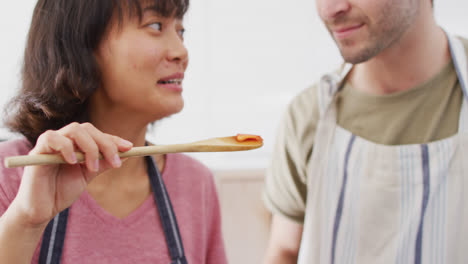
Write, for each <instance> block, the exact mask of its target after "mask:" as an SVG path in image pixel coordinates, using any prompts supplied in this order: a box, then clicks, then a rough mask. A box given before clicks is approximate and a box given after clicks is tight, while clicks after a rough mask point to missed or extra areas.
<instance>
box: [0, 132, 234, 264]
mask: <svg viewBox="0 0 468 264" xmlns="http://www.w3.org/2000/svg"><path fill="white" fill-rule="evenodd" d="M30 149H31V145H30V144H29V143H28V142H27V141H26V140H25V139H19V140H12V141H7V142H3V143H0V163H1V164H0V215H2V214H3V213H4V212H5V211H6V210H7V208H8V206H9V205H10V203H11V202H12V200H13V199H14V198H15V196H16V193H17V192H18V188H19V185H20V181H21V176H22V173H23V169H22V168H16V169H6V168H5V167H4V165H3V159H4V158H5V157H7V156H13V155H25V154H27V153H28V152H29V150H30ZM162 177H163V180H164V182H165V184H166V188H167V191H168V193H169V196H170V198H171V202H172V205H173V207H174V211H175V214H176V217H177V221H178V224H179V229H180V232H181V236H182V242H183V245H184V249H185V254H186V257H187V260H188V263H190V264H200V263H216V264H223V263H227V260H226V255H225V251H224V242H223V239H222V234H221V217H220V208H219V204H218V196H217V192H216V188H215V183H214V179H213V176H212V174H211V172H210V171H209V170H208V169H207V168H206V167H205V166H203V165H202V164H201V163H200V162H198V161H196V160H194V159H192V158H190V157H188V156H186V155H182V154H168V155H167V160H166V166H165V168H164V171H163V172H162ZM39 249H40V243H39V244H38V247H37V249H36V252H35V254H34V257H33V260H32V262H31V263H37V262H38V258H39ZM62 263H63V264H70V263H100V264H105V263H113V264H116V263H162V264H165V263H167V264H169V263H170V256H169V252H168V249H167V246H166V241H165V237H164V233H163V229H162V225H161V221H160V219H159V215H158V212H157V208H156V204H155V202H154V198H153V196H152V195H151V196H149V197H148V198H147V199H146V200H145V201H144V202H143V204H142V205H141V206H140V207H139V208H138V209H136V210H135V211H134V212H132V213H131V214H130V215H129V216H128V217H126V218H124V219H119V218H116V217H114V216H112V215H111V214H109V213H108V212H106V211H105V210H104V209H102V208H101V207H100V206H99V205H98V204H97V203H96V201H95V200H94V199H93V198H92V197H91V196H90V195H89V194H88V193H87V192H84V193H83V194H82V195H81V196H80V198H79V199H78V200H77V201H76V202H75V203H73V205H72V206H71V208H70V214H69V218H68V225H67V232H66V236H65V243H64V250H63V256H62Z"/></svg>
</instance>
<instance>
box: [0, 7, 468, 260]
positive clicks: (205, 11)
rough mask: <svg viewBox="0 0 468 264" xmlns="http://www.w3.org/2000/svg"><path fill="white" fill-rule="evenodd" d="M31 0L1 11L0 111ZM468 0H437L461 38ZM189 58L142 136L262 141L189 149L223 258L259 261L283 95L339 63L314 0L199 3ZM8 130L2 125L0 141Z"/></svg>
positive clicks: (14, 80) (14, 82)
mask: <svg viewBox="0 0 468 264" xmlns="http://www.w3.org/2000/svg"><path fill="white" fill-rule="evenodd" d="M35 2H36V1H35V0H21V1H8V3H6V4H4V5H3V8H1V9H0V33H1V40H2V41H1V42H0V107H2V108H3V105H4V104H5V103H6V102H7V101H8V100H9V98H10V97H11V96H12V95H13V94H14V93H15V92H16V89H17V88H18V86H19V78H20V76H19V71H20V65H21V59H22V53H23V49H24V43H25V39H26V34H27V31H28V27H29V23H30V19H31V14H32V10H33V8H34V5H35ZM467 10H468V1H466V0H462V1H460V0H435V15H436V18H437V20H438V22H439V24H440V25H442V26H443V27H444V28H445V29H446V30H447V31H449V32H451V33H453V34H457V35H463V36H465V37H468V18H467V15H466V11H467ZM185 27H186V30H187V31H186V38H185V39H186V40H185V43H186V46H187V48H188V50H189V54H190V64H189V68H188V70H187V72H186V79H185V81H184V98H185V108H184V110H183V111H182V112H181V113H179V114H177V115H174V116H172V117H170V118H167V119H165V120H163V121H161V122H159V123H158V124H157V125H156V126H155V128H154V130H153V131H152V132H151V133H150V134H149V135H148V137H149V138H150V139H151V140H152V142H154V143H156V144H172V143H185V142H191V141H198V140H201V139H206V138H210V137H221V136H230V135H235V134H237V133H250V134H258V135H261V136H262V137H263V138H264V140H265V146H264V147H263V148H261V149H258V150H254V151H248V152H238V153H198V154H190V155H192V156H194V157H195V158H197V159H199V160H201V161H202V162H204V163H205V164H206V165H207V166H208V167H210V168H211V169H212V170H213V172H214V176H215V179H216V182H217V186H218V192H219V198H220V204H221V213H222V218H223V233H224V239H225V243H226V250H227V254H228V258H229V261H230V263H242V264H250V263H251V264H254V263H256V264H258V263H261V259H262V256H263V254H264V250H265V248H266V243H267V240H268V234H269V233H268V232H269V223H270V214H269V213H268V212H267V211H266V210H265V208H264V206H263V203H262V201H261V199H260V196H261V190H262V186H263V178H264V169H265V168H266V167H267V165H268V163H269V159H270V154H271V152H272V149H273V144H274V140H275V135H276V129H277V127H278V124H279V122H280V120H281V117H282V115H283V112H284V111H285V108H286V106H287V104H288V103H289V101H290V100H291V99H292V98H293V96H295V95H296V94H297V93H299V92H300V91H301V90H302V89H304V88H306V87H307V86H309V85H311V84H312V83H313V82H315V81H316V80H317V79H318V78H320V76H321V75H322V74H324V73H326V72H328V71H331V70H333V69H334V68H336V67H337V66H339V65H340V64H341V58H340V56H339V53H338V50H337V49H336V47H335V45H334V43H333V41H332V39H331V38H330V37H329V35H328V32H327V31H326V30H325V28H324V26H323V25H322V23H321V22H320V19H319V17H318V15H317V13H316V10H315V1H314V0H289V1H287V2H286V1H279V0H196V1H192V2H191V7H190V9H189V12H188V14H187V16H186V19H185ZM12 136H15V135H12V134H11V133H9V132H8V131H7V130H6V129H5V128H3V126H2V125H1V123H0V139H7V138H10V137H12Z"/></svg>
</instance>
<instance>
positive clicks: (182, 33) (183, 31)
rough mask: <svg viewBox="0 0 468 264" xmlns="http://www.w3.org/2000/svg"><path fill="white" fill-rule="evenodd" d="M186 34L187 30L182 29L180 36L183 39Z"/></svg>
mask: <svg viewBox="0 0 468 264" xmlns="http://www.w3.org/2000/svg"><path fill="white" fill-rule="evenodd" d="M184 33H185V29H184V28H183V29H181V30H179V35H180V36H181V37H182V38H183V37H184Z"/></svg>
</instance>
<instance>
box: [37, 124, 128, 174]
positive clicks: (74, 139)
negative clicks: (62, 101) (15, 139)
mask: <svg viewBox="0 0 468 264" xmlns="http://www.w3.org/2000/svg"><path fill="white" fill-rule="evenodd" d="M132 147H133V144H132V143H131V142H130V141H127V140H124V139H122V138H120V137H117V136H113V135H109V134H106V133H103V132H101V131H99V130H98V129H97V128H96V127H94V126H93V125H92V124H90V123H84V124H78V123H72V124H69V125H67V126H65V127H63V128H62V129H60V130H58V131H52V130H51V131H47V132H45V133H43V134H42V135H41V136H40V137H39V138H38V141H37V144H36V146H35V147H34V149H33V150H32V151H31V153H32V154H40V153H57V152H59V153H61V154H62V156H63V157H64V159H65V160H66V161H67V162H68V163H70V164H75V163H77V158H76V154H75V151H76V149H78V150H80V151H81V152H83V153H84V155H85V165H86V168H87V169H88V170H89V171H91V172H98V171H102V169H108V168H118V167H120V166H121V165H122V161H121V159H120V157H119V151H120V152H125V151H128V150H130V149H131V148H132ZM100 154H102V156H103V157H104V159H103V160H100ZM106 163H108V165H109V166H108V165H107V164H106ZM103 165H104V166H103Z"/></svg>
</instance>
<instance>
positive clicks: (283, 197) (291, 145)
mask: <svg viewBox="0 0 468 264" xmlns="http://www.w3.org/2000/svg"><path fill="white" fill-rule="evenodd" d="M316 94H317V91H316V87H315V86H312V87H310V88H308V89H306V90H304V91H303V92H302V93H301V94H299V95H298V96H297V97H296V98H294V100H293V101H292V102H291V104H290V105H289V107H288V109H287V111H286V114H285V116H284V117H283V120H282V122H281V124H280V127H279V129H278V132H277V139H276V145H275V148H274V151H273V154H272V159H271V164H270V166H269V168H268V169H267V173H266V179H265V186H264V190H263V200H264V202H265V205H266V206H267V208H268V209H269V210H270V211H271V212H272V213H274V214H281V215H283V216H285V217H287V218H289V219H292V220H294V221H297V222H300V223H302V222H303V221H304V215H305V207H306V197H307V164H308V161H309V158H310V155H311V152H312V145H313V140H314V136H315V128H316V125H317V122H318V118H319V112H318V108H317V96H316Z"/></svg>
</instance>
